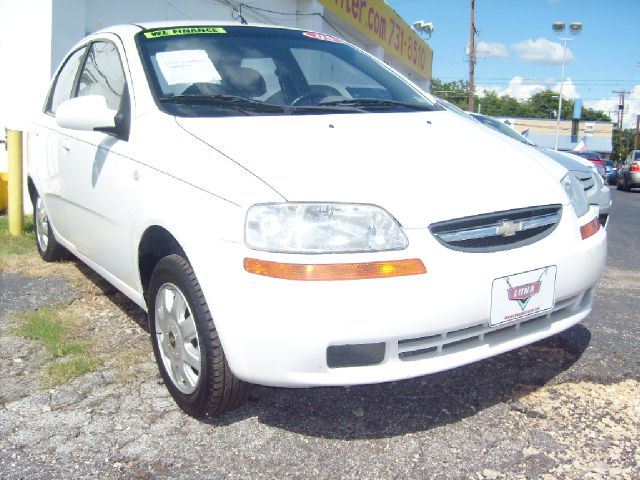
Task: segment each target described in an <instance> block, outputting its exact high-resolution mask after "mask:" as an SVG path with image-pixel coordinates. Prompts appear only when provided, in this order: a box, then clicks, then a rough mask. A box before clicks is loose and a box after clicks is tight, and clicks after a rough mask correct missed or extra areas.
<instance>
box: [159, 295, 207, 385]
mask: <svg viewBox="0 0 640 480" xmlns="http://www.w3.org/2000/svg"><path fill="white" fill-rule="evenodd" d="M155 323H156V328H155V330H156V331H155V341H156V342H157V344H158V350H159V351H160V356H161V357H162V362H163V364H164V368H165V370H166V372H167V374H168V375H169V378H171V381H172V382H173V384H174V385H175V387H176V388H177V389H178V390H180V391H181V392H182V393H185V394H190V393H193V392H194V391H195V390H196V388H197V386H198V381H199V380H200V371H201V368H202V367H201V359H200V340H199V338H198V332H197V331H196V324H195V321H194V318H193V315H192V314H191V309H190V308H189V305H188V304H187V301H186V299H185V298H184V295H183V294H182V292H181V291H180V290H179V289H178V287H176V286H175V285H173V284H171V283H165V284H164V285H162V286H161V287H160V290H158V294H157V295H156V312H155Z"/></svg>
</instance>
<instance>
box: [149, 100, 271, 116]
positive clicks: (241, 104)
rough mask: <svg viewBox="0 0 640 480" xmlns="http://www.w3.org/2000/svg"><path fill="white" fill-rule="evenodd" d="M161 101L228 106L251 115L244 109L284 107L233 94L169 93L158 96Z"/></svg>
mask: <svg viewBox="0 0 640 480" xmlns="http://www.w3.org/2000/svg"><path fill="white" fill-rule="evenodd" d="M160 101H161V102H166V103H179V104H185V105H212V106H216V107H229V108H234V109H236V110H239V111H241V112H243V113H246V114H247V115H252V113H249V112H247V111H245V109H251V110H253V111H257V112H269V113H282V112H284V107H281V106H279V105H272V104H269V103H264V102H260V101H258V100H252V99H250V98H246V97H238V96H235V95H206V96H205V95H171V96H168V97H160Z"/></svg>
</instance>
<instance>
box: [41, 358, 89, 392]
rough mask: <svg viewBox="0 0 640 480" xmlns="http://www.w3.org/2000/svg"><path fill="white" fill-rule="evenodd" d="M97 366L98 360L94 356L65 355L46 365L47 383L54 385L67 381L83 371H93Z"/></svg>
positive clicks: (82, 373) (83, 372)
mask: <svg viewBox="0 0 640 480" xmlns="http://www.w3.org/2000/svg"><path fill="white" fill-rule="evenodd" d="M99 366H100V361H99V360H98V359H97V358H94V357H85V356H71V357H65V358H63V359H60V360H59V361H56V362H54V363H52V364H51V365H49V366H48V367H47V373H48V376H49V378H48V384H49V385H50V386H54V385H60V384H62V383H67V382H69V381H70V380H73V379H74V378H77V377H80V376H82V375H84V374H85V373H89V372H93V371H94V370H96V369H97V368H98V367H99Z"/></svg>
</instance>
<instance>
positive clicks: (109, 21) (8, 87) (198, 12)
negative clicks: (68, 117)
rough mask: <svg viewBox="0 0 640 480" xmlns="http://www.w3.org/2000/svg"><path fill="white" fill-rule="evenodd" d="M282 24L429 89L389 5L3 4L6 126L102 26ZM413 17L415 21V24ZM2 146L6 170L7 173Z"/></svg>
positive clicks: (420, 57)
mask: <svg viewBox="0 0 640 480" xmlns="http://www.w3.org/2000/svg"><path fill="white" fill-rule="evenodd" d="M240 15H242V17H244V18H245V19H246V20H247V21H248V22H250V23H252V22H258V23H266V24H275V25H284V26H290V27H297V28H303V29H307V30H313V31H318V32H322V33H326V34H330V35H335V36H339V37H342V38H344V39H346V40H348V41H350V42H351V43H353V44H355V45H358V46H359V47H361V48H363V49H365V50H366V51H368V52H369V53H371V54H373V55H375V56H376V57H378V58H380V59H382V60H384V61H385V62H386V63H387V64H389V65H391V66H392V67H394V68H396V69H397V70H399V71H400V72H402V73H403V74H404V75H405V76H407V77H409V78H410V79H411V80H413V81H414V82H415V83H416V84H418V85H419V86H421V87H422V88H424V89H426V90H428V89H429V86H430V81H431V62H432V55H433V54H432V51H431V49H430V48H429V46H428V45H427V44H426V43H425V42H424V41H423V40H422V38H421V37H420V36H419V35H418V34H417V33H416V32H414V31H413V30H412V29H411V27H410V26H409V25H408V24H407V23H406V22H405V21H404V20H402V19H401V18H400V17H398V15H397V14H396V13H395V12H394V11H393V10H392V9H391V8H389V6H388V5H387V4H386V3H385V2H384V1H383V0H367V1H364V0H260V1H257V0H256V1H251V6H247V5H244V4H242V2H238V1H232V0H0V129H3V128H11V129H16V130H22V129H24V126H25V125H26V119H28V118H29V116H30V115H31V112H34V111H37V110H38V109H40V108H42V104H43V102H44V98H45V94H46V91H47V89H48V86H49V82H50V80H51V77H52V75H53V73H55V70H56V68H57V66H58V64H59V63H60V61H61V60H62V59H63V57H64V55H65V54H66V53H67V52H68V51H69V50H70V49H71V47H72V46H73V45H74V44H75V43H76V42H77V41H79V40H80V39H82V38H83V37H84V36H85V35H87V34H89V33H91V32H94V31H96V30H99V29H101V28H103V27H106V26H109V25H114V24H120V23H134V22H146V21H154V20H177V21H179V20H187V19H188V20H193V19H216V20H225V21H229V20H233V19H236V20H238V21H239V19H240ZM411 20H415V19H411ZM6 164H7V162H6V153H5V152H4V149H0V171H5V170H6Z"/></svg>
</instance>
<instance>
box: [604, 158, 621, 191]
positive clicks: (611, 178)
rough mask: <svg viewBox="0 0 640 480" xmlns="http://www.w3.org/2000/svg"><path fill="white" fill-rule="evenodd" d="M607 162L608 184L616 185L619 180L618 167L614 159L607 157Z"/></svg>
mask: <svg viewBox="0 0 640 480" xmlns="http://www.w3.org/2000/svg"><path fill="white" fill-rule="evenodd" d="M605 163H606V164H607V166H606V167H605V170H606V181H607V185H615V184H616V183H617V181H618V168H617V167H616V164H615V163H613V160H609V159H607V160H605Z"/></svg>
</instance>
